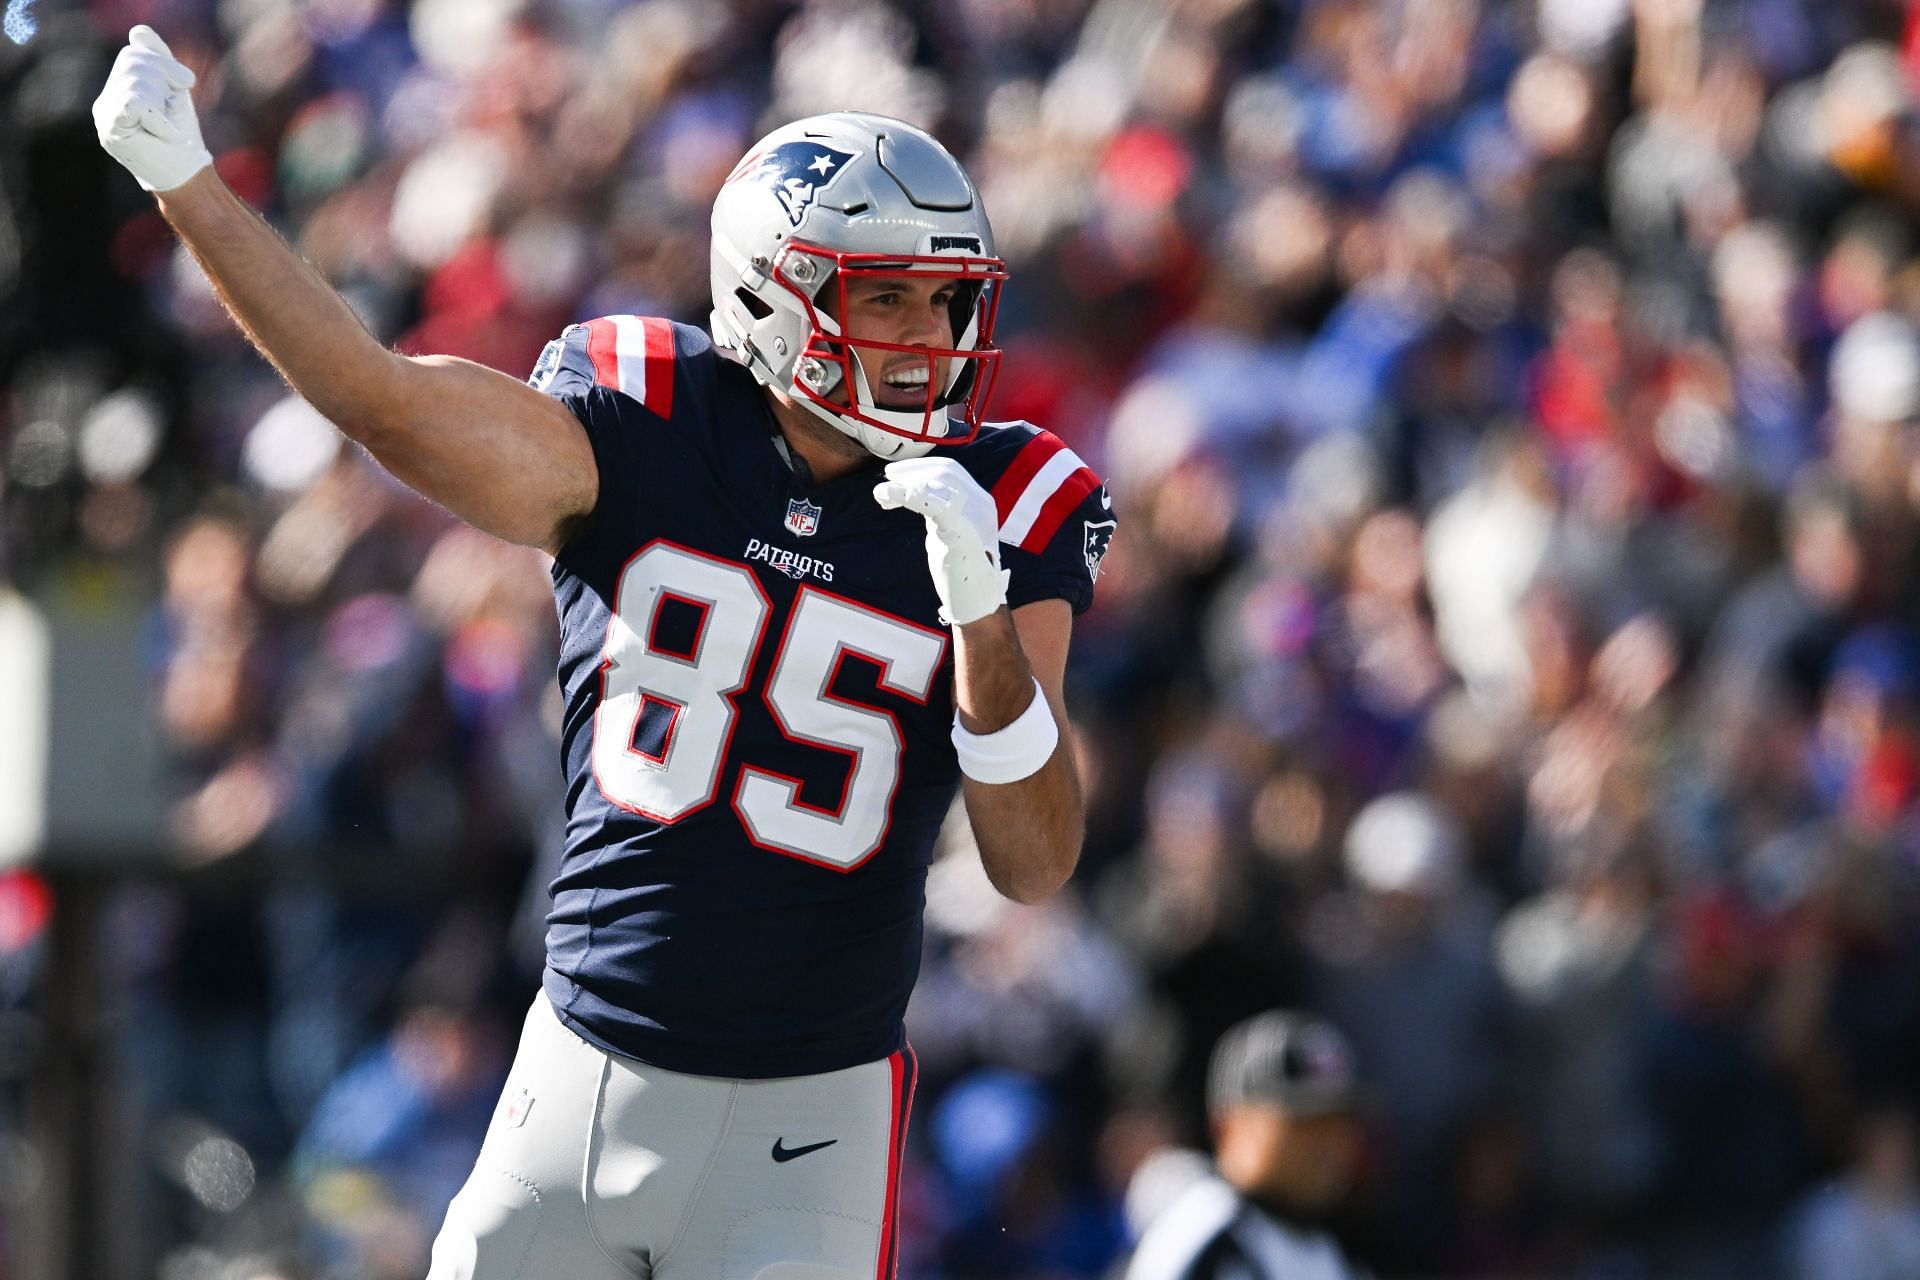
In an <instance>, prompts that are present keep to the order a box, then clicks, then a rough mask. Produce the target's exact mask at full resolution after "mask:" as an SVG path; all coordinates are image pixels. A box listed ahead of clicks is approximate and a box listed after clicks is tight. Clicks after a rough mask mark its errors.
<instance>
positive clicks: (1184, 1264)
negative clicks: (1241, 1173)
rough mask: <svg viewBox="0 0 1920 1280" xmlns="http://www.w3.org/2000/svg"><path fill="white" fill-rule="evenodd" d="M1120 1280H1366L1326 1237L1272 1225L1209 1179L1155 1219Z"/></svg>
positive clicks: (1264, 1215) (1216, 1180)
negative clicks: (1123, 1277) (1124, 1277)
mask: <svg viewBox="0 0 1920 1280" xmlns="http://www.w3.org/2000/svg"><path fill="white" fill-rule="evenodd" d="M1126 1280H1366V1272H1364V1271H1361V1270H1360V1269H1359V1268H1356V1267H1354V1266H1353V1265H1352V1264H1350V1263H1349V1262H1348V1261H1347V1259H1346V1255H1345V1254H1343V1253H1342V1252H1341V1251H1340V1246H1339V1245H1337V1244H1335V1243H1334V1241H1333V1240H1332V1239H1331V1238H1330V1237H1328V1236H1326V1235H1323V1234H1321V1233H1320V1232H1310V1231H1302V1230H1300V1229H1299V1228H1297V1227H1291V1226H1288V1225H1286V1224H1284V1223H1282V1222H1279V1221H1277V1220H1276V1219H1274V1218H1273V1217H1271V1216H1270V1215H1268V1214H1267V1213H1266V1212H1264V1211H1263V1210H1261V1209H1260V1208H1259V1207H1258V1206H1257V1205H1254V1204H1253V1203H1252V1202H1250V1201H1248V1200H1247V1199H1246V1198H1245V1197H1244V1196H1242V1195H1241V1194H1240V1193H1239V1192H1238V1191H1236V1190H1234V1189H1233V1187H1232V1186H1230V1185H1228V1184H1227V1183H1226V1182H1223V1181H1222V1180H1221V1179H1220V1178H1218V1177H1215V1176H1209V1177H1206V1178H1202V1179H1201V1180H1200V1181H1198V1182H1196V1183H1194V1184H1193V1185H1192V1186H1191V1187H1188V1188H1187V1189H1186V1190H1185V1191H1184V1192H1182V1193H1181V1194H1180V1195H1179V1196H1178V1197H1177V1198H1176V1199H1175V1200H1174V1201H1173V1203H1171V1204H1169V1205H1168V1206H1167V1207H1166V1208H1165V1209H1164V1210H1162V1211H1161V1212H1160V1213H1159V1214H1157V1215H1155V1217H1154V1219H1153V1221H1152V1222H1151V1223H1149V1224H1148V1226H1147V1228H1146V1231H1145V1233H1144V1234H1143V1235H1142V1236H1141V1238H1140V1247H1139V1248H1138V1249H1136V1250H1135V1251H1134V1255H1133V1260H1132V1261H1131V1262H1129V1263H1128V1264H1127V1270H1126Z"/></svg>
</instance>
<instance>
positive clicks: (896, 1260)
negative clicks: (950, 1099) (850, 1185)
mask: <svg viewBox="0 0 1920 1280" xmlns="http://www.w3.org/2000/svg"><path fill="white" fill-rule="evenodd" d="M887 1066H888V1068H889V1069H890V1070H891V1072H892V1074H893V1123H892V1129H891V1133H890V1136H889V1138H888V1159H887V1207H886V1212H885V1214H884V1215H883V1216H882V1217H881V1219H880V1258H879V1263H878V1265H877V1268H876V1270H875V1271H874V1280H893V1276H894V1274H895V1271H896V1269H897V1268H898V1267H899V1265H900V1165H901V1163H902V1161H903V1159H904V1157H905V1155H906V1149H907V1115H908V1113H909V1112H911V1111H912V1110H913V1086H914V1082H915V1081H916V1080H917V1079H918V1078H919V1075H920V1060H919V1059H918V1058H916V1057H914V1056H913V1046H912V1045H907V1046H905V1047H904V1048H902V1049H901V1050H900V1052H898V1053H896V1054H894V1055H893V1056H892V1057H890V1058H888V1059H887Z"/></svg>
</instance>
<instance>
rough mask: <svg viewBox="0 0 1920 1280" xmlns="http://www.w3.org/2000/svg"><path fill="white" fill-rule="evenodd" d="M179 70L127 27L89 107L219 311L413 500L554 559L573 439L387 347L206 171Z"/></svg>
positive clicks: (465, 376)
mask: <svg viewBox="0 0 1920 1280" xmlns="http://www.w3.org/2000/svg"><path fill="white" fill-rule="evenodd" d="M192 83H193V73H192V72H191V71H189V70H187V68H185V67H184V66H182V65H181V64H180V63H179V62H177V61H176V60H175V59H174V58H173V56H172V55H171V54H170V53H169V52H168V51H167V48H166V45H165V44H164V43H162V42H161V41H160V38H159V36H157V35H155V34H154V33H153V32H152V30H151V29H150V28H146V27H136V28H135V29H134V32H133V35H132V36H131V37H130V40H129V43H128V46H127V47H126V48H125V49H123V50H121V52H120V57H119V59H118V60H117V61H116V62H115V63H114V67H113V72H112V74H111V75H110V76H109V77H108V81H107V86H106V88H105V89H104V90H103V91H102V92H101V95H100V98H99V100H98V101H96V102H95V104H94V123H95V125H96V127H97V128H98V130H99V133H100V140H101V145H102V146H104V147H106V149H107V151H108V152H109V153H110V154H111V155H112V156H113V157H114V158H115V159H116V160H118V161H120V163H121V164H123V165H125V166H126V167H127V168H128V169H129V170H130V171H131V172H132V173H133V175H134V176H135V177H136V178H138V179H139V180H140V183H141V185H142V186H144V187H146V188H147V189H148V190H150V191H152V192H153V193H154V195H155V198H156V199H157V200H158V201H159V204H160V211H161V213H162V214H164V215H165V217H166V219H167V221H168V222H169V223H170V224H171V225H172V226H173V228H174V230H175V231H176V232H177V233H178V234H179V236H180V239H181V241H182V242H183V243H184V244H185V245H186V246H187V248H188V249H189V250H190V251H191V252H192V253H193V256H194V257H195V258H196V259H197V260H198V261H199V262H200V265H201V267H202V268H203V269H205V271H206V273H207V276H208V278H209V279H210V280H211V281H212V282H213V286H214V289H215V290H216V291H217V292H218V294H219V296H220V300H221V302H222V303H223V304H224V305H225V306H226V308H227V310H228V311H229V312H230V313H232V315H233V318H234V319H235V321H237V322H238V323H239V325H240V327H241V329H242V330H243V331H245V333H246V335H247V337H248V338H249V339H250V340H251V341H252V342H253V344H254V345H255V346H256V347H258V348H259V349H260V352H261V354H263V355H265V356H266V358H267V359H268V360H270V361H272V363H273V365H274V367H275V368H276V369H278V370H279V371H280V373H281V375H282V376H284V377H285V378H286V380H287V382H288V383H289V384H291V385H292V387H293V389H294V390H295V391H297V392H299V393H300V394H301V395H302V396H303V397H305V398H306V400H307V401H308V402H309V403H310V404H312V405H313V406H314V408H316V409H318V410H319V411H320V412H321V413H322V414H324V415H325V416H326V417H327V418H328V419H329V420H331V421H332V422H333V423H334V424H335V425H336V426H338V427H339V428H340V430H341V431H342V432H343V433H345V434H346V435H347V436H348V437H349V438H351V439H353V440H355V441H358V442H359V443H360V444H362V445H364V446H365V447H366V448H367V451H368V452H370V453H372V454H373V456H374V457H375V458H377V459H379V461H380V462H381V464H382V465H384V466H385V467H386V468H387V469H388V470H389V471H391V472H393V474H394V475H395V476H397V477H398V478H399V479H400V480H401V481H402V482H404V483H405V484H407V485H408V486H409V487H410V488H412V489H414V490H415V491H417V492H419V493H421V494H424V495H425V496H426V497H428V498H431V499H433V500H434V501H435V502H438V503H440V504H441V505H442V506H444V507H446V508H447V509H448V510H449V511H452V512H453V513H454V514H455V515H457V516H459V517H461V518H462V519H464V520H466V521H468V522H469V523H471V524H473V525H474V526H475V527H477V528H480V529H483V530H485V531H486V532H488V533H491V534H494V535H496V536H497V537H501V538H505V539H506V540H508V541H510V542H518V543H524V544H526V545H529V546H536V547H542V548H544V549H546V550H548V551H554V550H557V549H558V548H559V546H560V545H561V543H562V542H564V541H565V540H566V537H567V535H568V533H569V531H570V530H571V529H572V527H573V526H574V525H575V524H576V523H577V522H578V521H579V520H581V519H582V518H584V517H585V516H586V515H587V514H588V513H589V512H590V511H592V509H593V505H594V502H595V500H596V498H597V496H598V492H599V479H598V474H597V472H596V469H595V466H594V461H593V450H592V447H591V446H590V445H589V443H588V441H587V436H586V432H585V430H584V429H583V428H582V427H581V426H580V424H579V422H578V421H576V420H575V418H574V416H573V414H572V413H571V412H569V411H568V410H567V408H566V407H565V406H564V405H562V404H560V403H559V402H558V401H556V400H554V399H552V398H550V397H548V396H545V395H542V394H541V393H540V392H538V391H535V390H533V388H531V387H529V386H527V385H526V384H525V383H523V382H521V381H519V380H518V379H517V378H513V377H510V376H508V375H507V374H504V373H500V372H498V371H496V370H493V369H489V368H487V367H485V366H484V365H478V364H474V363H473V362H471V361H468V360H460V359H456V358H454V357H451V356H420V357H407V356H401V355H397V354H395V353H394V352H392V351H389V350H387V349H386V348H385V347H383V346H381V345H380V343H379V342H377V341H376V340H375V339H374V337H373V335H372V334H370V333H368V332H367V330H366V328H365V326H363V325H362V324H361V323H360V320H359V317H357V316H356V315H354V313H353V310H352V308H350V307H349V306H347V304H346V302H345V301H344V300H343V299H342V298H341V297H340V295H339V294H338V293H336V292H335V291H334V290H333V288H332V287H331V286H330V285H328V284H327V282H326V281H325V280H323V279H322V278H321V277H320V274H319V272H317V271H315V270H314V269H313V267H312V266H311V265H309V264H308V263H307V262H305V261H304V260H302V259H301V258H300V256H299V255H298V254H296V253H294V252H293V250H292V249H290V248H289V247H288V246H287V244H286V242H285V241H283V240H282V239H281V238H280V237H279V236H278V235H277V234H276V233H275V232H274V230H273V228H271V227H269V226H268V225H267V224H266V222H264V221H263V220H262V219H261V218H260V216H259V215H258V214H256V213H255V212H254V211H253V210H252V209H250V208H249V207H248V206H247V205H246V203H245V202H244V201H242V200H241V199H240V198H239V197H238V196H236V195H234V193H233V192H232V190H231V189H229V188H228V187H227V185H226V184H225V183H224V182H222V181H221V180H220V178H219V177H218V175H216V174H215V173H214V172H213V169H212V167H211V165H210V164H209V163H208V156H207V152H206V149H205V147H204V146H203V145H202V144H201V141H200V128H199V122H198V120H197V119H196V118H195V116H194V112H193V102H192V98H191V97H190V96H189V93H188V91H189V89H190V88H191V86H192Z"/></svg>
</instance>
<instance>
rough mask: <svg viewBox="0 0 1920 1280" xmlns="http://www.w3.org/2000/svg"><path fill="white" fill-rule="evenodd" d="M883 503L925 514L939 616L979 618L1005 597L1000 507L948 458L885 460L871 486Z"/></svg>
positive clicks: (955, 620) (960, 620) (956, 622)
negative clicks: (882, 477) (884, 475)
mask: <svg viewBox="0 0 1920 1280" xmlns="http://www.w3.org/2000/svg"><path fill="white" fill-rule="evenodd" d="M873 500H874V501H875V502H877V503H879V504H880V505H881V506H883V507H888V508H896V507H905V508H907V509H908V510H910V511H917V512H919V513H920V514H921V515H923V516H925V517H926V520H927V566H928V567H929V568H930V569H932V570H933V589H934V590H935V591H937V592H939V593H940V620H941V621H942V622H945V623H946V624H947V625H949V626H956V627H957V626H961V625H964V624H966V623H969V622H978V621H979V620H980V619H982V618H984V617H986V616H987V615H988V614H990V613H992V612H994V611H995V610H996V609H999V608H1000V607H1001V606H1002V605H1004V604H1006V602H1007V571H1006V570H1005V569H1002V568H1001V567H1000V513H999V512H998V511H996V510H995V509H994V506H993V498H992V497H991V496H989V495H988V493H987V491H986V490H985V489H982V488H981V487H980V486H979V484H978V483H977V482H976V481H975V480H974V478H973V477H972V476H970V475H968V474H967V472H966V468H964V467H962V466H961V465H960V464H959V463H957V462H955V461H953V459H951V458H909V459H907V460H906V461H904V462H889V463H888V464H887V478H886V479H885V480H883V481H881V482H880V483H879V484H877V485H875V486H874V488H873Z"/></svg>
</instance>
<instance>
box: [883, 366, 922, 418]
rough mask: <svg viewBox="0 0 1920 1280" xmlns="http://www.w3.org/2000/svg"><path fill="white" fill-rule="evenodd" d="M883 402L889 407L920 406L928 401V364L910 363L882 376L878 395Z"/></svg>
mask: <svg viewBox="0 0 1920 1280" xmlns="http://www.w3.org/2000/svg"><path fill="white" fill-rule="evenodd" d="M876 398H877V399H878V400H879V401H880V403H881V404H884V405H887V406H889V407H900V406H911V407H914V408H918V407H919V406H921V405H924V404H925V403H926V402H927V366H925V365H924V364H914V365H908V366H906V367H905V368H901V369H895V370H893V371H892V372H891V373H886V374H882V375H881V377H880V387H879V394H878V396H877V397H876Z"/></svg>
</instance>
